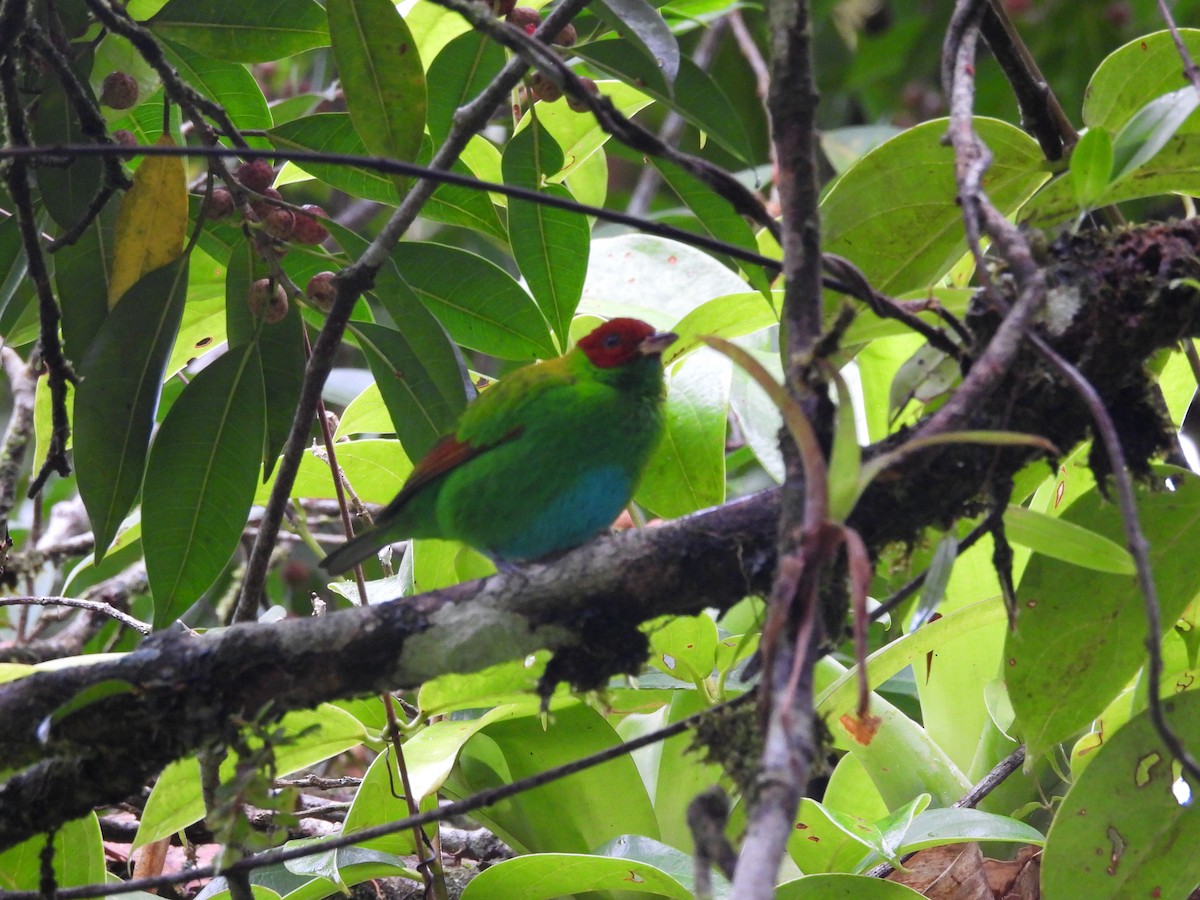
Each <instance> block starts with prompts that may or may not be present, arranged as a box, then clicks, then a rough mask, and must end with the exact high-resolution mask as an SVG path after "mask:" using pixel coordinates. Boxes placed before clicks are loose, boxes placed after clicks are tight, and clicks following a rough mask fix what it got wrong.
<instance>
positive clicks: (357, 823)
mask: <svg viewBox="0 0 1200 900" xmlns="http://www.w3.org/2000/svg"><path fill="white" fill-rule="evenodd" d="M406 756H407V754H406ZM395 758H396V757H395V754H394V753H393V751H392V749H391V747H389V748H388V749H387V750H385V751H384V752H382V753H380V754H379V755H378V756H376V757H375V761H374V762H372V763H371V766H370V768H368V769H367V774H366V775H364V776H363V780H362V783H361V784H360V785H359V786H358V790H356V791H355V792H354V800H353V801H352V802H351V803H350V808H349V809H348V810H346V819H345V821H344V822H343V823H342V834H351V833H352V832H354V831H359V830H361V829H363V828H370V827H371V826H372V825H381V824H383V823H384V822H390V821H393V820H395V819H403V818H405V817H407V816H408V815H409V808H408V802H407V800H406V799H405V798H404V797H403V788H402V787H400V785H401V784H402V782H401V780H400V773H399V772H397V771H396V763H395V761H394V760H395ZM389 769H390V771H389ZM397 795H400V796H397ZM423 799H425V798H423V797H418V798H416V800H417V802H418V803H419V802H420V801H421V800H423ZM356 846H360V847H367V848H369V849H372V850H380V851H382V852H384V853H392V854H395V855H397V856H400V855H403V854H406V853H413V852H414V849H413V833H412V830H411V829H405V830H404V831H397V832H393V833H392V834H387V835H383V836H381V837H377V838H373V839H372V840H369V841H362V842H361V843H359V844H357V845H356Z"/></svg>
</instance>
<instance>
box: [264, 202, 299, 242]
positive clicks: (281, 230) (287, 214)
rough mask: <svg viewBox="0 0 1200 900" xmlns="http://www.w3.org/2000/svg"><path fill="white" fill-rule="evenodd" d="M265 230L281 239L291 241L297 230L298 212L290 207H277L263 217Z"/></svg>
mask: <svg viewBox="0 0 1200 900" xmlns="http://www.w3.org/2000/svg"><path fill="white" fill-rule="evenodd" d="M263 230H264V231H266V233H267V234H269V235H270V236H271V237H273V238H275V239H276V240H279V241H290V240H291V239H292V234H293V233H294V232H295V230H296V214H295V213H294V212H292V211H291V210H290V209H283V208H282V207H276V208H275V209H273V210H271V211H270V212H269V213H267V217H266V218H265V219H263Z"/></svg>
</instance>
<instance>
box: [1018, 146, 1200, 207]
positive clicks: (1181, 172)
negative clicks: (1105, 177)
mask: <svg viewBox="0 0 1200 900" xmlns="http://www.w3.org/2000/svg"><path fill="white" fill-rule="evenodd" d="M1174 193H1177V194H1200V134H1176V135H1175V136H1174V137H1173V138H1171V139H1170V140H1169V141H1167V144H1166V146H1165V147H1163V149H1162V150H1160V151H1159V153H1158V155H1157V156H1155V157H1154V158H1153V159H1151V160H1150V161H1149V162H1147V163H1145V164H1144V165H1143V166H1142V167H1141V168H1140V169H1138V173H1137V177H1136V178H1125V179H1122V180H1121V181H1118V182H1115V183H1112V184H1110V185H1109V187H1108V190H1106V191H1105V192H1104V194H1103V196H1102V197H1100V198H1099V199H1098V200H1096V201H1095V205H1099V204H1107V203H1121V202H1124V201H1126V200H1140V199H1142V198H1143V197H1155V196H1158V195H1160V194H1174ZM1077 212H1078V208H1077V207H1076V205H1075V190H1074V184H1073V183H1072V181H1071V179H1070V178H1058V179H1056V180H1055V181H1052V182H1051V183H1050V184H1048V185H1046V186H1045V187H1044V188H1043V189H1042V190H1040V191H1038V192H1037V194H1036V195H1035V196H1034V197H1033V199H1032V200H1030V201H1029V203H1028V204H1026V205H1025V206H1024V207H1023V208H1022V210H1021V221H1022V224H1028V225H1032V226H1033V227H1035V228H1050V227H1053V226H1054V225H1058V224H1061V223H1062V222H1066V221H1068V220H1070V219H1071V218H1072V217H1074V216H1075V214H1076V213H1077Z"/></svg>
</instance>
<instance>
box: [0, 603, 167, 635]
mask: <svg viewBox="0 0 1200 900" xmlns="http://www.w3.org/2000/svg"><path fill="white" fill-rule="evenodd" d="M0 606H69V607H72V608H74V609H86V610H89V611H91V612H95V613H100V615H102V616H108V617H109V618H110V619H116V620H117V621H118V622H120V623H121V624H123V625H128V626H129V627H130V628H134V629H136V630H138V631H140V632H141V633H142V634H149V633H150V632H151V631H153V630H154V628H153V627H152V626H150V625H148V624H146V623H145V622H143V621H142V620H141V619H135V618H134V617H133V616H131V615H129V614H128V613H123V612H121V611H120V610H119V609H114V608H113V607H112V606H110V605H109V604H107V603H101V602H99V601H97V600H82V599H78V598H75V597H0Z"/></svg>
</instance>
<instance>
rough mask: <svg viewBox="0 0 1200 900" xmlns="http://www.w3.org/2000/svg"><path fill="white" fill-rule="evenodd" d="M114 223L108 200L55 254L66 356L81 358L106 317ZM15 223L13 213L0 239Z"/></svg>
mask: <svg viewBox="0 0 1200 900" xmlns="http://www.w3.org/2000/svg"><path fill="white" fill-rule="evenodd" d="M116 224H117V205H116V204H115V203H109V204H107V205H106V206H105V207H104V209H103V210H101V211H100V215H98V216H97V217H96V221H94V222H92V224H91V227H89V228H88V229H87V231H85V232H84V233H83V235H82V236H81V237H80V238H79V240H78V241H76V242H75V243H74V244H69V245H67V246H65V247H63V248H62V249H60V250H59V251H58V252H57V253H56V254H55V255H54V287H55V292H56V294H57V295H58V299H59V303H60V304H61V305H62V318H63V321H62V331H63V350H64V352H65V353H66V355H67V358H68V359H76V360H78V359H83V357H84V354H85V353H87V349H88V347H90V346H91V343H92V339H93V338H94V337H95V336H96V333H97V332H98V331H99V330H100V325H101V323H103V322H104V320H105V319H106V318H108V267H109V266H110V265H111V263H112V253H113V239H114V229H115V228H116ZM16 225H17V219H16V217H15V216H10V217H9V218H8V219H6V220H5V221H4V223H3V224H2V225H0V242H4V241H5V240H6V237H5V229H9V230H11V231H12V233H13V234H15V233H16Z"/></svg>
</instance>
